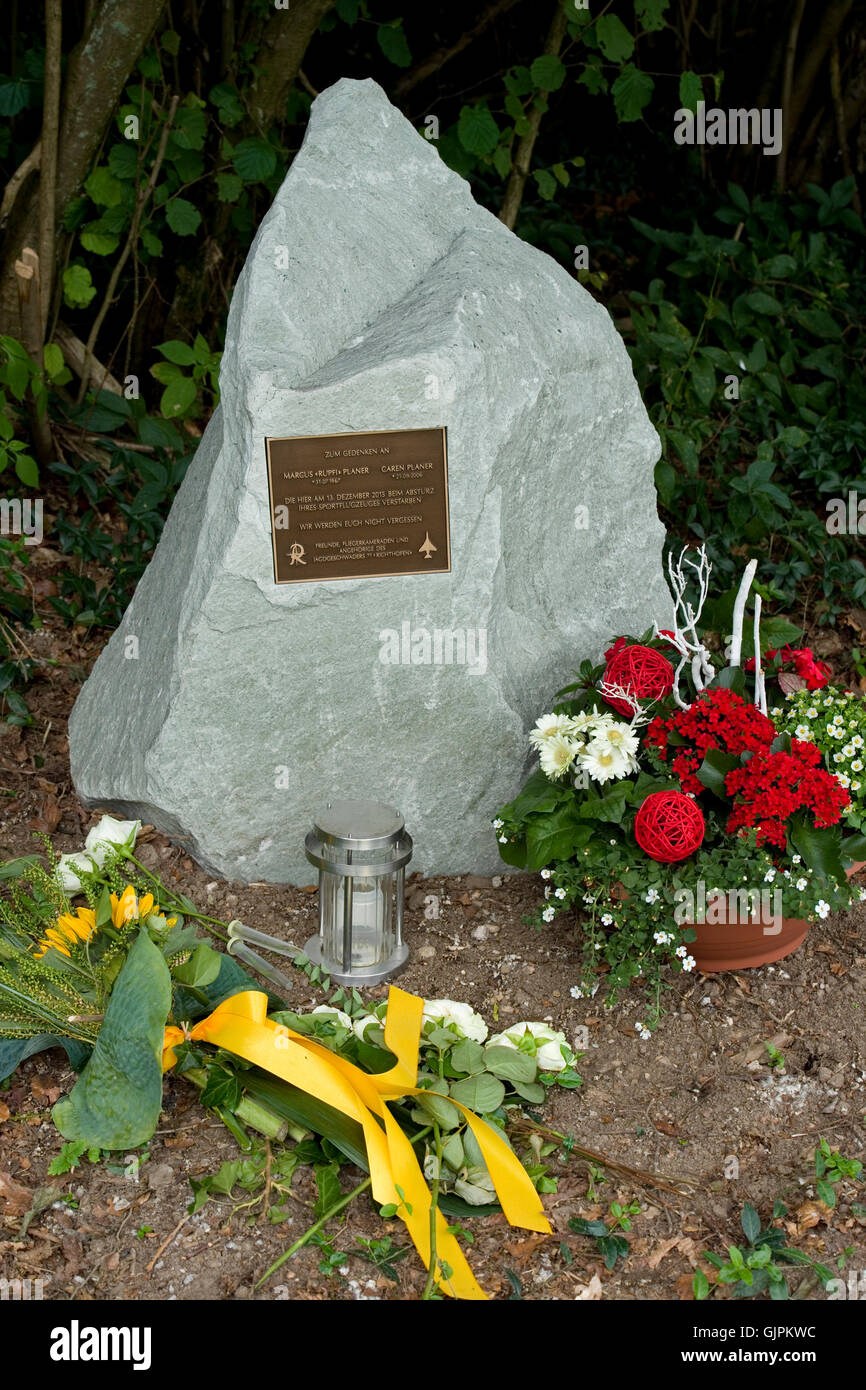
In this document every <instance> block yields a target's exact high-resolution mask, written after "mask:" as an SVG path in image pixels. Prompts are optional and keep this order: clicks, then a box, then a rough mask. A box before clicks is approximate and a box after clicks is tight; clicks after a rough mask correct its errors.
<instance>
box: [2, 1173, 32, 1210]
mask: <svg viewBox="0 0 866 1390" xmlns="http://www.w3.org/2000/svg"><path fill="white" fill-rule="evenodd" d="M32 1196H33V1193H32V1192H31V1190H30V1188H29V1187H22V1185H21V1183H20V1182H16V1181H15V1179H14V1178H13V1177H12V1175H11V1174H10V1173H3V1172H0V1202H3V1204H4V1205H3V1210H4V1211H5V1213H6V1215H7V1216H21V1215H22V1214H23V1213H24V1212H25V1211H29V1210H30V1201H31V1198H32Z"/></svg>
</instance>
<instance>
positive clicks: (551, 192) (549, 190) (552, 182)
mask: <svg viewBox="0 0 866 1390" xmlns="http://www.w3.org/2000/svg"><path fill="white" fill-rule="evenodd" d="M533 178H534V179H535V182H536V183H537V184H538V191H539V193H540V194H541V196H542V198H544V199H545V201H547V202H550V200H551V198H555V197H556V179H555V178H554V177H553V174H551V172H550V170H549V169H537V170H536V171H535V173H534V174H533Z"/></svg>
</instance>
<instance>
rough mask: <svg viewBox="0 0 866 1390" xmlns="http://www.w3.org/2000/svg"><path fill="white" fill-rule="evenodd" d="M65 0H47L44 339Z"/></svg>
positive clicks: (41, 249)
mask: <svg viewBox="0 0 866 1390" xmlns="http://www.w3.org/2000/svg"><path fill="white" fill-rule="evenodd" d="M61 4H62V0H45V78H44V97H43V103H44V104H43V107H42V168H41V170H40V174H39V268H40V271H41V280H42V284H41V290H40V296H41V305H40V308H41V313H42V341H43V344H44V342H45V329H46V328H47V326H48V310H49V308H50V305H51V290H52V286H53V284H54V218H55V194H56V187H57V145H58V141H59V137H60V62H61V56H62V52H63V16H62V11H61Z"/></svg>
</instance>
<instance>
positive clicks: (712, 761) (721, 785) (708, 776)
mask: <svg viewBox="0 0 866 1390" xmlns="http://www.w3.org/2000/svg"><path fill="white" fill-rule="evenodd" d="M739 766H740V760H739V758H737V757H736V756H735V755H734V754H733V753H723V752H722V751H721V750H720V749H719V748H710V749H708V751H707V753H706V754H705V755H704V761H703V762H702V763H701V765H700V767H699V768H698V781H699V782H703V784H704V786H705V787H708V788H709V790H710V791H711V792H715V794H716V796H721V797H724V796H725V795H726V792H725V778H726V776H727V775H728V773H729V772H733V770H734V768H735V767H739Z"/></svg>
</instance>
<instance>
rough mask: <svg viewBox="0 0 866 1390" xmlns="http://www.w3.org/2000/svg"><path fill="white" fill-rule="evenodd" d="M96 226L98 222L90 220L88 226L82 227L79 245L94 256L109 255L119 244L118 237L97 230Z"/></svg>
mask: <svg viewBox="0 0 866 1390" xmlns="http://www.w3.org/2000/svg"><path fill="white" fill-rule="evenodd" d="M98 227H99V223H98V222H91V223H90V225H89V226H88V227H82V229H81V232H80V239H81V245H82V246H83V247H84V249H85V251H90V252H92V254H93V255H94V256H111V255H112V254H113V253H114V252H115V251H116V250H117V248H118V246H119V245H120V237H116V236H109V235H108V234H107V233H106V232H102V231H99V230H97V229H98Z"/></svg>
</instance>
